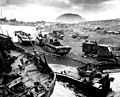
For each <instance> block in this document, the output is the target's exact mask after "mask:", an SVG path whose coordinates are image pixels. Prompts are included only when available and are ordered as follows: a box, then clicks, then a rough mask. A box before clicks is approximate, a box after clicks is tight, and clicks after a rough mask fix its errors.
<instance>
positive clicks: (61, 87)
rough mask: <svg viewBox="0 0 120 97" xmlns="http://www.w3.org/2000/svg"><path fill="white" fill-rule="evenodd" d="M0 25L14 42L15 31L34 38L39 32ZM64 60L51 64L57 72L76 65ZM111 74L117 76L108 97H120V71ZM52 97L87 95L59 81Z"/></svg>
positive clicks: (15, 38)
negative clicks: (29, 34)
mask: <svg viewBox="0 0 120 97" xmlns="http://www.w3.org/2000/svg"><path fill="white" fill-rule="evenodd" d="M0 27H1V29H0V33H4V34H6V35H7V34H9V35H10V36H11V37H12V40H13V41H14V42H17V37H15V36H14V31H18V30H22V31H24V32H27V33H31V35H33V36H34V38H35V36H36V34H37V32H36V29H35V27H28V26H13V25H0ZM57 61H58V59H57ZM64 61H65V60H64ZM64 61H61V59H60V62H61V64H50V66H51V67H52V68H53V70H54V71H55V72H59V71H61V70H64V69H65V68H68V67H69V65H70V66H74V62H72V63H70V62H68V61H65V62H64ZM62 62H63V63H62ZM56 63H57V62H56ZM75 64H76V63H75ZM75 66H76V65H75ZM70 68H72V67H70ZM110 76H111V77H114V78H115V79H114V81H113V82H112V83H111V88H112V89H113V91H114V92H113V93H112V94H111V95H112V96H111V95H109V96H108V97H120V72H118V73H110ZM51 97H85V96H84V95H82V94H80V93H77V94H76V93H75V92H74V90H73V88H68V87H66V83H62V82H58V81H57V82H56V85H55V89H54V92H53V94H52V95H51Z"/></svg>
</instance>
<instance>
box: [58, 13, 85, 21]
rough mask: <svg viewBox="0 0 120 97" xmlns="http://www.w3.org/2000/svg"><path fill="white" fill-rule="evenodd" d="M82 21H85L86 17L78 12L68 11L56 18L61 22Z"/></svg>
mask: <svg viewBox="0 0 120 97" xmlns="http://www.w3.org/2000/svg"><path fill="white" fill-rule="evenodd" d="M81 21H85V19H84V18H82V17H81V16H80V15H78V14H72V13H66V14H63V15H60V16H59V17H57V19H56V22H61V23H78V22H81Z"/></svg>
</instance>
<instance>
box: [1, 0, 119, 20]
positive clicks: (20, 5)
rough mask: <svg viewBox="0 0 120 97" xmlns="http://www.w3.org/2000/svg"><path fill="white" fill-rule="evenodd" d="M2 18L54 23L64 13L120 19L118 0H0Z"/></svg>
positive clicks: (92, 18) (85, 16)
mask: <svg viewBox="0 0 120 97" xmlns="http://www.w3.org/2000/svg"><path fill="white" fill-rule="evenodd" d="M0 11H2V17H7V18H8V19H9V18H16V19H18V20H23V21H37V20H38V21H40V20H45V21H54V20H55V19H56V18H57V17H58V16H59V15H61V14H64V13H75V14H79V15H80V16H82V17H83V18H85V19H86V20H101V19H112V18H120V0H0Z"/></svg>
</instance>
